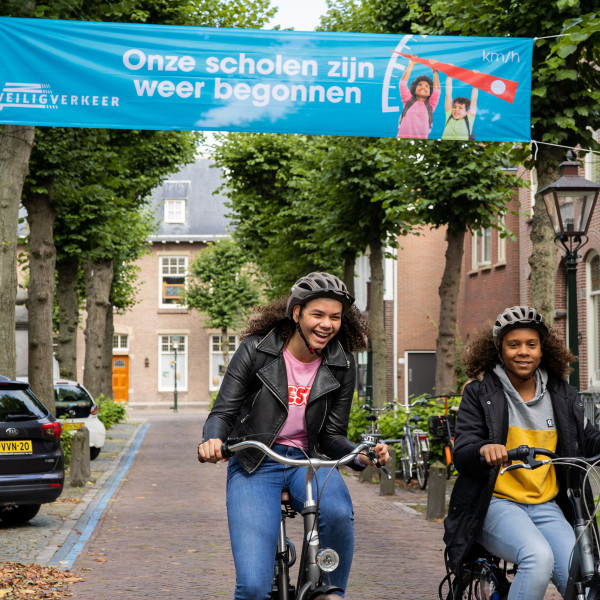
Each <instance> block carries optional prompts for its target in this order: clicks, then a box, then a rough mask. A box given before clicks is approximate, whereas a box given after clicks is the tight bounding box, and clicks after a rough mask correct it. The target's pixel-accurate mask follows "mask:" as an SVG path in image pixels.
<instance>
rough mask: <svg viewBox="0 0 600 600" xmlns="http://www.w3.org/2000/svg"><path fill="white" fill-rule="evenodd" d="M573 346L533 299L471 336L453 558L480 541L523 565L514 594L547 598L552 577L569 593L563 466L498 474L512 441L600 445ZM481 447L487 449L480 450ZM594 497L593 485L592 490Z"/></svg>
mask: <svg viewBox="0 0 600 600" xmlns="http://www.w3.org/2000/svg"><path fill="white" fill-rule="evenodd" d="M574 358H575V357H574V356H573V355H572V354H571V353H570V352H569V351H568V350H567V349H566V348H565V346H564V344H563V342H562V341H561V340H560V339H559V338H558V336H557V335H556V333H555V332H554V331H552V330H549V329H548V327H547V325H546V323H545V321H544V318H543V317H542V315H540V314H539V313H538V312H537V311H536V310H535V309H534V308H530V307H527V306H514V307H512V308H507V309H506V310H504V311H503V312H502V313H501V314H499V315H498V317H497V319H496V322H495V323H494V324H493V326H491V325H490V326H489V327H487V328H485V329H484V330H483V331H482V332H480V333H479V335H478V337H477V338H476V339H475V340H474V342H473V343H472V344H471V347H470V349H469V353H468V355H467V357H466V362H467V374H468V376H469V377H472V378H473V381H471V382H470V383H469V384H468V385H467V386H466V387H465V389H464V392H463V399H462V401H461V404H460V408H459V411H458V419H457V422H456V435H455V446H454V461H455V465H456V468H457V470H458V472H459V476H458V478H457V481H456V484H455V486H454V489H453V491H452V496H451V499H450V506H449V511H448V516H447V518H446V519H445V521H444V528H445V534H444V541H445V543H446V546H447V557H448V562H449V566H450V568H451V569H452V571H453V572H454V573H455V574H456V575H457V577H458V581H460V576H461V565H462V563H463V562H464V561H466V559H467V556H468V555H469V553H470V551H473V550H474V545H475V544H476V543H478V544H480V545H481V546H483V547H484V548H485V549H486V550H487V551H488V552H491V553H492V554H494V555H496V556H498V557H500V558H502V559H504V560H506V561H509V562H511V563H514V564H517V565H518V570H517V573H516V575H515V578H514V581H513V583H512V586H511V588H510V592H509V595H508V598H509V599H510V600H514V599H517V598H519V599H523V600H541V599H542V598H543V597H544V594H545V592H546V589H547V586H548V582H549V580H550V579H552V580H553V582H554V583H555V585H556V587H557V588H558V590H559V592H560V593H561V595H563V596H564V593H565V590H566V586H567V580H568V571H569V563H570V560H571V553H572V549H573V546H574V544H575V535H574V533H573V529H572V527H571V525H570V523H569V521H570V520H572V516H573V515H572V514H571V513H572V511H571V507H570V503H569V501H568V499H567V498H566V493H565V491H566V488H567V485H566V481H565V471H564V470H563V469H562V468H561V467H556V468H555V467H554V466H552V465H547V466H544V467H542V468H539V469H536V470H535V471H532V470H525V469H519V470H516V471H510V472H508V473H505V474H504V475H503V476H502V477H498V473H499V470H500V467H501V466H502V465H506V464H508V463H507V460H508V457H507V447H508V448H516V447H517V446H519V445H522V444H527V445H529V446H535V447H543V448H546V449H548V450H551V451H554V452H556V453H557V454H558V455H560V456H581V455H583V456H593V455H595V454H597V453H598V452H600V432H599V431H598V430H597V429H596V428H595V427H594V426H593V425H592V424H591V423H589V422H588V420H587V419H586V418H585V416H584V412H583V403H582V402H581V400H580V398H579V396H578V394H577V390H575V388H573V387H572V386H570V385H569V384H568V383H566V381H565V377H566V375H567V374H568V372H569V363H570V362H572V361H573V360H574ZM482 457H483V459H482ZM586 496H589V498H587V499H588V504H590V506H591V507H593V498H592V497H591V490H590V489H589V484H588V489H587V490H586Z"/></svg>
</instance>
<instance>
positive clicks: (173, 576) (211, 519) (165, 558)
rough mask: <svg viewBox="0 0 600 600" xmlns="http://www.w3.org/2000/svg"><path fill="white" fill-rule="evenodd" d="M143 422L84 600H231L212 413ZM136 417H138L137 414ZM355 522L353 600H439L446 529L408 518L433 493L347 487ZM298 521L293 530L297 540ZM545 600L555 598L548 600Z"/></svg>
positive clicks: (77, 590) (90, 558) (152, 415)
mask: <svg viewBox="0 0 600 600" xmlns="http://www.w3.org/2000/svg"><path fill="white" fill-rule="evenodd" d="M141 412H144V415H143V416H144V418H147V420H148V422H149V424H150V427H149V429H148V431H147V433H146V437H145V439H144V441H143V443H142V446H141V448H140V450H139V453H138V455H137V457H136V458H135V460H134V462H133V464H132V467H131V469H130V471H129V473H128V475H127V476H126V479H124V480H123V483H122V485H121V488H120V489H119V491H118V492H117V493H116V494H115V496H114V497H113V499H112V501H111V503H110V505H109V507H108V508H107V510H106V511H105V513H104V514H103V516H102V518H101V520H100V522H99V525H98V527H97V528H96V530H95V532H94V533H93V535H92V537H91V539H90V541H89V542H88V544H87V545H86V546H85V548H84V549H83V552H82V553H81V554H80V555H79V557H78V558H77V559H76V561H75V563H74V566H73V569H72V570H73V572H74V573H75V574H77V575H81V576H82V577H83V578H84V581H83V582H81V583H76V584H74V585H73V586H72V588H71V589H72V591H73V592H74V594H75V597H76V598H77V600H109V599H110V600H112V599H115V598H121V597H124V598H127V599H128V600H137V599H141V598H144V599H149V598H150V599H155V598H168V599H169V600H184V599H185V600H188V599H190V598H195V599H200V600H203V599H205V598H228V599H230V598H232V597H233V588H234V570H233V560H232V558H231V553H230V548H229V539H228V534H227V523H226V515H225V505H224V502H225V500H224V495H225V494H224V490H225V477H226V465H224V464H219V465H200V464H199V463H198V462H197V460H196V444H197V442H198V440H199V438H200V436H201V427H202V423H203V421H204V417H205V413H202V412H200V411H193V410H185V411H184V412H180V413H177V414H172V413H166V412H155V411H148V412H147V413H146V412H145V411H141ZM135 416H136V417H137V416H138V415H137V411H136V415H135ZM347 482H348V487H349V489H350V493H351V495H352V497H353V501H354V506H355V521H356V538H357V540H356V552H355V561H354V565H353V569H352V574H351V578H350V583H349V588H348V591H347V594H346V598H347V599H348V600H371V599H375V598H377V599H384V600H395V599H402V600H425V599H435V598H437V586H438V582H439V581H440V579H441V578H442V577H443V575H444V572H445V571H444V564H443V557H442V555H443V544H442V541H441V538H442V525H441V523H437V522H429V521H427V520H425V518H424V516H423V515H422V514H419V513H417V512H416V511H414V510H413V509H411V508H410V505H411V504H423V503H425V502H426V494H427V492H422V491H420V490H418V489H416V488H413V487H406V486H404V485H402V487H400V488H399V489H398V494H397V495H396V496H387V497H380V496H378V488H377V487H376V486H374V485H372V484H368V483H359V482H358V480H357V479H356V478H355V477H353V476H348V477H347ZM300 528H301V522H300V519H294V520H291V521H289V529H288V534H289V536H290V537H291V538H292V539H294V540H298V539H299V538H298V535H297V533H298V531H299V529H300ZM547 598H558V596H550V595H547Z"/></svg>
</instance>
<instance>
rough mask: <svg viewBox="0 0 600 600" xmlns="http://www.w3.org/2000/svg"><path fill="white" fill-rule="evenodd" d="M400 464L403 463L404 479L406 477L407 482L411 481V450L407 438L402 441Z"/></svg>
mask: <svg viewBox="0 0 600 600" xmlns="http://www.w3.org/2000/svg"><path fill="white" fill-rule="evenodd" d="M400 464H401V465H402V479H404V481H405V482H406V483H410V480H411V479H412V469H411V464H410V451H409V449H408V444H407V443H406V440H405V439H403V440H402V442H401V443H400Z"/></svg>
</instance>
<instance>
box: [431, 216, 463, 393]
mask: <svg viewBox="0 0 600 600" xmlns="http://www.w3.org/2000/svg"><path fill="white" fill-rule="evenodd" d="M446 241H447V242H448V247H447V248H446V262H445V265H444V274H443V275H442V282H441V283H440V287H439V295H440V319H439V330H438V339H437V346H436V367H435V393H436V394H449V393H451V392H452V391H454V388H455V385H456V378H455V373H454V366H455V362H456V318H457V314H458V313H457V303H458V290H459V288H460V272H461V269H462V259H463V251H464V243H465V231H464V229H463V230H460V231H457V230H454V229H452V228H450V227H448V230H447V231H446Z"/></svg>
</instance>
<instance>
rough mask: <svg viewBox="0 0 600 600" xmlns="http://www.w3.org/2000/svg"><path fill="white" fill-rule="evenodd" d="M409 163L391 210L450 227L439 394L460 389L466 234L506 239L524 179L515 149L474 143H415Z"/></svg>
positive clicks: (399, 170)
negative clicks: (513, 159)
mask: <svg viewBox="0 0 600 600" xmlns="http://www.w3.org/2000/svg"><path fill="white" fill-rule="evenodd" d="M401 146H402V148H403V150H402V154H403V159H402V160H401V161H397V162H396V163H395V164H394V163H391V167H390V177H393V178H394V179H395V180H396V181H397V182H398V187H397V188H396V189H394V190H391V191H389V192H386V193H385V194H384V195H383V196H384V198H385V204H389V209H390V210H393V209H394V207H396V206H398V205H400V206H402V209H401V210H402V213H403V214H404V213H405V212H406V210H407V207H406V203H407V202H408V204H409V207H408V210H409V212H411V213H413V214H414V215H415V217H416V220H417V221H421V222H423V223H427V224H429V225H431V226H433V227H434V228H437V227H444V226H445V227H446V241H447V248H446V257H445V263H444V273H443V276H442V280H441V283H440V286H439V296H440V316H439V326H438V339H437V348H436V356H437V361H436V373H435V390H436V393H438V394H446V393H450V392H452V391H453V390H454V386H455V381H454V378H455V357H456V322H457V302H458V292H459V287H460V279H461V270H462V258H463V249H464V241H465V234H466V233H467V231H469V230H470V231H473V232H477V231H478V230H480V229H487V228H489V227H493V228H496V229H499V230H500V231H501V232H502V234H503V235H507V233H508V232H507V231H505V230H504V226H503V224H502V220H500V219H499V216H501V215H503V214H505V212H506V205H507V204H508V202H509V201H510V199H511V196H512V194H513V191H514V188H515V187H517V186H520V185H522V180H521V179H520V178H519V177H517V175H516V174H515V173H514V171H513V173H512V174H511V172H510V171H508V170H507V167H509V166H510V164H508V163H507V160H506V156H507V152H508V150H509V149H510V145H509V144H474V143H468V144H467V143H463V142H455V141H450V140H446V141H444V142H438V141H435V140H428V141H423V142H421V143H418V144H414V143H411V142H408V141H402V142H401Z"/></svg>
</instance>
